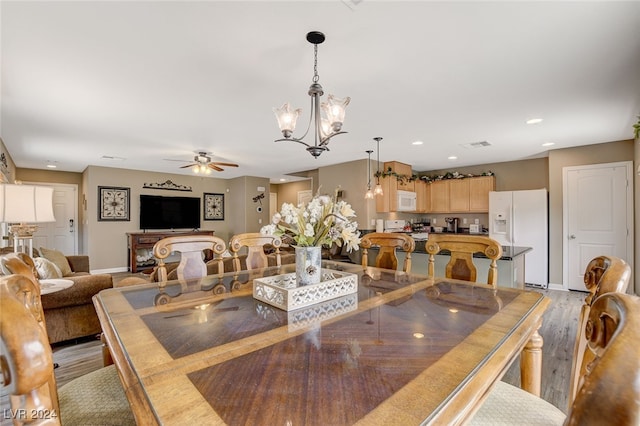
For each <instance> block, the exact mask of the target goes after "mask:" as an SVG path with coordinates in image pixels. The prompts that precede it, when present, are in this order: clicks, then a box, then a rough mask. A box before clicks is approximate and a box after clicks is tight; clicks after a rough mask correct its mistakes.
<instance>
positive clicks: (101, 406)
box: [58, 365, 136, 426]
mask: <svg viewBox="0 0 640 426" xmlns="http://www.w3.org/2000/svg"><path fill="white" fill-rule="evenodd" d="M58 399H59V401H60V420H61V423H62V424H63V425H65V426H73V425H83V426H86V425H96V426H97V425H101V426H109V425H135V424H136V422H135V419H134V417H133V413H132V412H131V408H130V407H129V401H128V400H127V397H126V396H125V394H124V389H123V388H122V384H121V383H120V379H119V378H118V373H117V372H116V368H115V366H114V365H110V366H109V367H105V368H101V369H99V370H96V371H93V372H91V373H89V374H85V375H84V376H81V377H78V378H77V379H74V380H72V381H71V382H69V383H67V384H65V385H64V386H62V387H60V389H59V390H58Z"/></svg>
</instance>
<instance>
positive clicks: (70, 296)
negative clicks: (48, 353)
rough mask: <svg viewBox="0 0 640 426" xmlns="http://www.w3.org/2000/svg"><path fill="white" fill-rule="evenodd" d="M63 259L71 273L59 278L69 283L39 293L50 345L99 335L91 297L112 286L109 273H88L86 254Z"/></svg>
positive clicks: (99, 329)
mask: <svg viewBox="0 0 640 426" xmlns="http://www.w3.org/2000/svg"><path fill="white" fill-rule="evenodd" d="M6 256H12V255H11V254H9V255H6ZM3 257H4V256H3ZM65 258H66V259H67V261H68V263H69V266H70V269H71V272H70V273H68V274H66V275H65V276H63V279H66V280H71V281H73V285H72V286H71V287H69V288H66V289H64V290H60V291H57V292H54V293H49V294H43V295H42V296H41V300H42V308H43V310H44V317H45V322H46V324H47V334H48V335H49V343H52V344H53V343H58V342H63V341H65V340H72V339H77V338H80V337H85V336H90V335H98V334H100V332H101V331H102V329H101V327H100V322H99V320H98V316H97V314H96V310H95V308H94V307H93V301H92V300H91V298H92V297H93V296H94V295H95V294H97V293H98V292H100V291H101V290H104V289H107V288H112V287H113V280H112V278H111V275H109V274H91V273H90V272H89V271H90V269H89V256H84V255H74V256H65ZM2 263H4V262H2ZM11 272H12V271H10V270H9V271H7V270H5V271H3V273H11Z"/></svg>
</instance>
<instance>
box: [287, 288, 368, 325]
mask: <svg viewBox="0 0 640 426" xmlns="http://www.w3.org/2000/svg"><path fill="white" fill-rule="evenodd" d="M356 309H358V295H357V294H356V293H352V294H348V295H346V296H342V297H338V298H336V299H331V300H327V301H325V302H321V303H316V304H314V305H311V306H308V307H306V308H302V309H296V310H295V311H290V312H288V313H287V317H288V318H287V319H288V324H289V331H293V330H298V329H300V328H303V327H309V326H311V325H313V324H316V323H319V322H321V321H326V320H328V319H331V318H335V317H337V316H339V315H343V314H346V313H347V312H351V311H355V310H356Z"/></svg>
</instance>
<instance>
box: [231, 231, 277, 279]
mask: <svg viewBox="0 0 640 426" xmlns="http://www.w3.org/2000/svg"><path fill="white" fill-rule="evenodd" d="M265 246H271V247H273V249H274V250H275V258H276V266H281V265H282V258H281V256H280V247H281V246H282V239H281V238H280V237H277V236H275V235H263V234H261V233H259V232H250V233H245V234H237V235H234V236H233V237H231V240H229V251H230V252H231V254H232V255H233V270H234V271H235V272H240V271H241V270H243V269H247V270H251V269H258V268H266V267H267V266H269V260H268V259H267V255H266V254H265V252H264V249H265ZM243 249H244V250H246V251H247V256H246V268H243V267H242V264H241V262H240V257H239V256H238V254H239V253H240V252H241V251H242V250H243Z"/></svg>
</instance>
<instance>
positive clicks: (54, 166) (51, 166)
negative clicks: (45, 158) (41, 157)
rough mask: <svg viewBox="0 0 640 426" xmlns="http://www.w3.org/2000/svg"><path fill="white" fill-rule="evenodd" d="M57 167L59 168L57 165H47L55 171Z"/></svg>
mask: <svg viewBox="0 0 640 426" xmlns="http://www.w3.org/2000/svg"><path fill="white" fill-rule="evenodd" d="M57 167H58V166H56V165H55V164H47V168H48V169H55V168H57Z"/></svg>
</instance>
